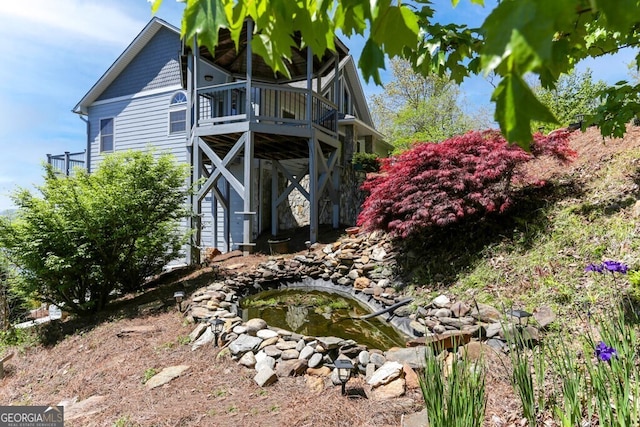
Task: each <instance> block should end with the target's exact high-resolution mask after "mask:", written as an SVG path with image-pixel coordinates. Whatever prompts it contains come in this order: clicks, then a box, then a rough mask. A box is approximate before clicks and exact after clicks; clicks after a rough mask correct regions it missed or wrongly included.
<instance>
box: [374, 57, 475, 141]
mask: <svg viewBox="0 0 640 427" xmlns="http://www.w3.org/2000/svg"><path fill="white" fill-rule="evenodd" d="M391 71H392V73H393V78H392V80H391V81H390V82H389V83H387V84H386V85H385V87H384V92H383V93H381V94H378V95H374V96H372V97H371V103H372V108H371V113H372V114H373V118H374V121H375V122H376V128H377V129H378V130H379V131H380V132H382V133H383V134H384V135H385V136H386V137H387V139H388V140H389V142H391V143H392V144H393V145H394V146H395V147H396V150H397V151H402V150H405V149H407V148H409V147H410V146H411V145H412V143H413V142H414V141H429V142H439V141H442V140H444V139H447V138H449V137H452V136H454V135H458V134H462V133H464V132H466V131H467V130H470V129H471V128H472V127H473V126H472V120H471V118H470V117H469V116H467V115H466V114H465V113H464V111H462V109H461V108H460V107H459V106H458V95H459V90H458V86H457V85H456V84H455V83H453V82H452V81H451V80H449V79H448V78H446V77H440V76H437V75H435V74H432V75H428V76H423V75H421V74H417V73H416V72H415V71H413V68H412V67H411V64H409V62H407V61H405V60H402V59H399V58H394V59H392V60H391Z"/></svg>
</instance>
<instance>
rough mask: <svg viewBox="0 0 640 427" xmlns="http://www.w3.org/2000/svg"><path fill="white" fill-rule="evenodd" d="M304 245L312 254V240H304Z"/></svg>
mask: <svg viewBox="0 0 640 427" xmlns="http://www.w3.org/2000/svg"><path fill="white" fill-rule="evenodd" d="M304 245H305V246H306V247H307V253H308V254H310V253H311V241H310V240H307V241H306V242H304Z"/></svg>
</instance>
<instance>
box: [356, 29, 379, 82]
mask: <svg viewBox="0 0 640 427" xmlns="http://www.w3.org/2000/svg"><path fill="white" fill-rule="evenodd" d="M358 66H359V67H360V69H361V70H362V76H363V77H364V78H365V80H366V81H369V79H370V78H373V81H374V82H375V83H376V84H377V85H382V79H381V78H380V69H383V70H384V53H383V52H382V50H381V49H380V46H378V45H377V44H376V43H375V42H374V41H373V40H372V39H367V42H366V43H365V45H364V48H363V49H362V53H361V54H360V60H359V61H358Z"/></svg>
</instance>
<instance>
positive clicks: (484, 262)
mask: <svg viewBox="0 0 640 427" xmlns="http://www.w3.org/2000/svg"><path fill="white" fill-rule="evenodd" d="M572 147H573V148H574V149H575V150H576V151H577V152H578V154H579V156H578V158H577V159H576V160H575V161H574V162H573V163H572V164H571V165H569V166H560V165H556V164H553V163H550V162H547V161H540V162H536V163H535V164H531V165H529V169H530V172H531V173H535V174H538V175H542V176H543V178H544V179H546V180H548V181H549V182H552V183H553V184H554V185H553V186H551V187H547V188H545V189H543V190H540V191H539V192H534V193H526V194H523V195H522V198H521V201H520V202H519V203H518V204H517V206H516V207H515V209H514V211H513V212H511V215H510V217H509V218H504V217H501V218H495V219H491V220H488V221H486V222H485V223H483V224H480V225H475V226H474V227H470V228H469V227H458V228H456V229H451V230H447V231H446V232H442V233H433V235H432V236H430V237H429V239H428V240H425V241H422V242H420V244H416V242H412V243H410V245H412V246H408V247H407V250H406V251H405V257H404V258H403V259H402V260H401V264H402V265H403V266H404V268H405V271H404V272H403V273H404V274H405V276H406V277H407V280H408V282H409V285H408V287H407V288H406V289H405V292H406V293H408V294H411V295H413V296H415V297H416V298H417V299H418V300H420V299H422V300H428V299H430V298H432V297H433V296H435V295H437V294H439V293H447V294H450V295H454V296H455V295H461V296H464V297H465V298H476V299H477V300H478V301H489V302H492V303H494V304H495V305H496V306H500V305H503V306H506V307H509V306H514V307H517V308H525V309H527V310H532V309H533V308H535V307H539V306H540V305H550V306H551V307H552V308H553V309H554V310H555V311H556V312H557V313H560V315H561V316H560V317H561V319H560V320H559V322H558V323H559V324H562V325H565V326H567V327H568V328H570V329H573V328H579V327H580V325H579V324H578V323H576V322H575V319H576V313H578V312H580V311H582V312H583V313H584V312H586V310H587V309H591V308H595V309H601V310H605V309H606V308H607V306H608V304H609V302H610V300H611V298H613V296H614V294H615V293H616V292H618V289H616V288H615V287H613V286H610V284H608V283H599V282H598V281H597V280H595V279H594V277H593V276H590V275H588V274H586V273H585V272H584V267H585V266H586V265H587V264H588V263H590V262H599V261H602V260H606V259H613V260H619V261H624V262H626V263H628V264H629V265H630V266H631V268H632V269H638V268H640V264H639V263H638V259H640V257H639V255H640V238H638V235H639V233H638V221H639V220H638V218H640V208H639V207H638V205H637V204H636V203H637V200H638V199H639V198H640V187H639V184H640V175H639V174H638V172H639V171H640V169H639V168H640V128H630V129H629V132H628V134H627V136H626V137H625V138H624V140H606V141H603V140H602V138H601V137H600V136H599V134H598V133H597V130H595V129H589V130H587V132H585V133H579V132H576V133H574V135H573V137H572ZM301 250H302V249H301ZM303 250H306V249H303ZM266 259H267V256H266V255H262V254H257V255H254V256H252V257H249V258H247V259H241V258H237V257H236V258H228V259H227V260H224V261H220V262H217V264H218V266H219V267H221V268H223V269H224V268H229V269H242V268H252V266H253V265H255V264H256V263H257V262H259V261H262V260H266ZM210 273H211V268H205V269H202V270H198V271H193V272H176V273H174V274H172V275H168V276H166V277H164V278H162V281H160V282H157V283H155V284H154V287H151V288H150V289H148V290H147V291H146V292H145V293H144V294H140V295H131V296H129V297H128V298H125V299H124V300H123V301H120V302H119V303H118V304H116V305H114V308H113V310H112V311H111V312H109V313H106V314H105V315H104V316H103V317H101V318H96V319H93V323H90V324H88V323H86V321H85V322H84V323H80V322H74V321H68V322H65V323H64V324H62V325H50V326H48V327H45V328H43V329H42V331H41V336H43V337H45V338H46V341H47V342H48V345H35V344H34V345H32V346H23V347H20V348H15V349H13V351H15V352H16V356H15V357H14V358H13V359H12V360H11V361H9V362H7V363H6V365H5V368H6V371H7V375H6V377H5V378H4V379H2V380H0V403H1V404H13V405H52V404H57V403H59V402H62V401H64V400H69V399H76V400H77V401H78V402H81V403H82V402H84V403H83V404H84V406H83V405H77V406H76V409H73V407H72V406H70V407H69V409H68V410H67V411H66V417H65V420H66V422H65V426H119V427H125V426H312V425H314V426H316V425H319V426H398V425H400V423H401V419H402V418H403V414H409V413H412V412H415V411H417V410H419V409H420V407H421V397H420V395H419V393H418V392H416V391H414V392H413V393H412V394H409V395H407V396H406V397H404V398H400V399H397V400H393V401H385V402H376V401H370V400H367V399H345V398H343V397H342V396H340V388H339V387H329V388H327V389H325V390H324V391H323V392H322V393H317V392H315V391H313V390H312V389H311V388H310V385H309V384H306V383H305V381H304V377H296V378H284V379H282V380H279V381H278V382H277V383H275V384H274V385H272V386H269V387H267V388H264V389H262V388H260V387H258V386H257V385H256V384H255V382H254V381H253V379H252V378H253V375H254V373H253V372H252V371H251V370H248V369H246V368H244V367H242V366H239V365H238V364H237V363H236V362H233V361H230V360H216V359H215V357H214V352H213V351H212V350H211V349H200V350H197V351H191V346H190V345H188V344H187V342H188V339H187V337H188V335H189V333H190V332H191V331H192V329H193V325H189V324H187V323H185V321H184V317H183V316H182V315H181V314H180V313H178V312H177V311H176V310H175V309H174V307H173V306H172V304H171V295H172V294H173V290H174V289H177V288H178V286H184V287H185V288H186V289H188V290H193V289H195V288H197V287H200V286H203V285H205V284H206V283H208V281H209V280H210V279H209V277H210ZM153 301H163V302H165V309H161V310H159V311H153V310H150V309H148V308H149V307H150V306H149V305H148V303H149V302H153ZM145 304H147V305H145ZM140 307H143V309H142V310H140V309H139V308H140ZM145 307H146V308H147V309H144V308H145ZM565 322H566V323H565ZM5 351H7V349H5ZM1 352H2V350H0V353H1ZM488 363H489V366H490V374H489V377H488V379H487V389H488V406H487V415H486V419H487V420H491V419H492V417H494V416H495V417H498V418H499V419H500V420H502V421H504V422H505V424H504V425H507V423H508V422H513V421H515V420H517V419H519V417H518V414H519V403H518V400H517V397H516V396H515V395H514V393H513V391H512V389H511V388H510V385H509V375H508V373H507V372H506V371H505V370H504V365H502V363H503V362H500V361H497V360H491V358H490V360H489V361H488ZM173 365H189V369H188V370H187V371H186V373H185V374H183V375H182V376H181V377H179V378H177V379H176V380H174V381H172V382H170V383H169V384H168V385H166V386H163V387H159V388H156V389H153V390H147V388H146V387H145V386H144V385H143V379H144V377H145V375H148V374H149V373H151V372H152V370H154V371H160V370H161V369H162V368H164V367H167V366H173ZM74 411H77V412H75V413H74ZM486 425H494V424H493V423H491V422H487V423H486Z"/></svg>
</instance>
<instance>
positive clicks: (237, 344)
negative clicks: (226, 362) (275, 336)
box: [229, 334, 262, 355]
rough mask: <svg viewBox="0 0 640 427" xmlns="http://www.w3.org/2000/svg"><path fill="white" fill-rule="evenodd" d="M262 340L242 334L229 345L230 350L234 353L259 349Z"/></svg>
mask: <svg viewBox="0 0 640 427" xmlns="http://www.w3.org/2000/svg"><path fill="white" fill-rule="evenodd" d="M261 342H262V339H261V338H258V337H253V336H251V335H247V334H242V335H240V336H239V337H238V338H237V339H236V340H234V341H233V342H232V343H231V344H230V345H229V350H231V354H233V355H236V354H244V353H246V352H247V351H253V350H257V349H258V346H259V345H260V343H261Z"/></svg>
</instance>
